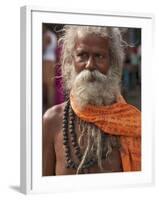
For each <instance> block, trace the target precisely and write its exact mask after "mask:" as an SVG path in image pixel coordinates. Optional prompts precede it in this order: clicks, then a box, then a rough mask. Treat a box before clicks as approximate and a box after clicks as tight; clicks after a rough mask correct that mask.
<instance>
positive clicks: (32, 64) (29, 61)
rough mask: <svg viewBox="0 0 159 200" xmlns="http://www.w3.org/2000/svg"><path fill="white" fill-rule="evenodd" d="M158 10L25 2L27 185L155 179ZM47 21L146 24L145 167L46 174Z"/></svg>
mask: <svg viewBox="0 0 159 200" xmlns="http://www.w3.org/2000/svg"><path fill="white" fill-rule="evenodd" d="M152 19H153V17H152V15H150V14H149V15H148V14H134V13H133V14H129V13H118V14H117V13H113V12H104V11H100V12H97V11H92V12H90V11H77V10H76V11H73V12H71V11H69V12H66V10H61V9H60V10H56V9H48V8H37V7H23V8H21V45H22V47H21V50H22V53H21V111H22V113H21V191H22V192H24V193H36V192H61V191H72V190H73V191H75V190H79V188H80V189H82V190H87V189H95V188H104V189H105V188H106V187H111V186H114V187H115V186H130V185H133V186H136V185H143V184H152V183H153V172H152V167H153V155H152V142H153V134H154V133H153V132H154V131H153V123H152V120H153V109H152V90H151V83H152V75H151V74H152V70H151V69H150V66H152V60H151V57H152V22H153V20H152ZM42 23H61V24H89V25H105V26H117V27H131V28H132V27H134V28H135V27H136V28H141V29H142V69H143V68H144V70H142V172H129V173H113V174H110V173H109V174H94V175H78V176H74V175H71V176H55V177H42V153H41V152H42V123H41V120H42V106H41V105H42V98H41V97H42V90H41V85H42V55H41V52H42Z"/></svg>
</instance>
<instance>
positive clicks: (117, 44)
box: [60, 25, 125, 92]
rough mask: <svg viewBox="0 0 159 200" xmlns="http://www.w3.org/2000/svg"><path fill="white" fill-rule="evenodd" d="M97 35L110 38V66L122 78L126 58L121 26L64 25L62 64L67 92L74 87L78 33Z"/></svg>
mask: <svg viewBox="0 0 159 200" xmlns="http://www.w3.org/2000/svg"><path fill="white" fill-rule="evenodd" d="M79 33H82V34H84V35H92V34H93V35H97V36H99V37H102V38H109V51H110V52H109V55H110V67H112V68H113V71H114V73H115V74H116V77H117V78H118V79H121V73H122V65H123V59H124V48H123V47H124V45H125V43H124V41H123V40H122V36H121V32H120V30H119V28H114V27H104V26H77V25H70V26H69V25H66V26H65V27H64V35H63V36H62V37H61V39H60V42H61V43H62V46H63V48H62V55H61V66H62V76H63V81H64V83H65V89H66V90H67V92H69V91H70V89H71V88H72V79H71V77H72V73H73V72H74V71H73V70H74V67H73V57H72V55H73V51H74V48H75V45H76V41H77V39H78V34H79Z"/></svg>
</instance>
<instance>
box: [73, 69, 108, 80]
mask: <svg viewBox="0 0 159 200" xmlns="http://www.w3.org/2000/svg"><path fill="white" fill-rule="evenodd" d="M106 79H107V76H106V75H104V74H102V73H101V72H99V71H98V70H94V71H90V70H83V71H81V72H80V73H79V74H78V75H77V76H76V80H75V82H76V81H79V80H80V81H84V82H94V81H97V82H103V81H105V80H106Z"/></svg>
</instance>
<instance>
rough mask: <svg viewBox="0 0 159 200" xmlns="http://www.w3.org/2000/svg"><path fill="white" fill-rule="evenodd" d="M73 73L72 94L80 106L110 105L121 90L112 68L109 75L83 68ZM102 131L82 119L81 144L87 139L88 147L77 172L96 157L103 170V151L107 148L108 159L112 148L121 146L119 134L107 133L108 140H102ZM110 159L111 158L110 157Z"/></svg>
mask: <svg viewBox="0 0 159 200" xmlns="http://www.w3.org/2000/svg"><path fill="white" fill-rule="evenodd" d="M75 73H76V72H74V75H72V80H71V81H72V83H73V84H72V85H73V87H72V94H73V95H74V96H75V97H76V100H77V102H78V104H79V105H80V107H83V108H84V106H85V105H87V104H91V105H109V104H112V103H113V102H114V101H115V99H116V95H118V93H119V92H120V87H119V79H118V78H117V76H115V74H113V72H112V70H111V68H110V69H109V71H108V74H107V75H104V74H102V73H100V72H99V71H97V70H94V71H89V70H83V71H82V72H80V73H79V74H78V75H76V74H75ZM102 134H104V133H102V131H101V130H100V129H99V128H97V127H96V126H95V125H94V124H91V123H87V122H84V121H80V136H79V140H78V142H79V145H80V148H82V145H81V140H82V138H84V139H85V140H86V147H85V150H84V153H83V157H82V160H81V162H80V164H79V166H78V169H77V174H78V173H79V172H80V170H81V169H82V166H83V164H84V163H85V161H86V160H89V159H91V158H94V159H96V160H97V163H98V166H99V168H100V170H101V171H103V167H102V152H103V150H105V152H106V158H107V159H108V158H109V156H110V154H111V152H112V149H113V148H114V147H116V146H119V140H118V138H117V136H111V135H106V134H105V135H106V136H105V137H106V140H105V141H104V144H103V141H102ZM94 152H95V153H94ZM108 160H109V159H108Z"/></svg>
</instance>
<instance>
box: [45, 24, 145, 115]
mask: <svg viewBox="0 0 159 200" xmlns="http://www.w3.org/2000/svg"><path fill="white" fill-rule="evenodd" d="M63 26H64V24H46V23H44V24H43V27H42V28H43V33H42V34H43V37H42V38H43V48H42V49H43V50H42V51H43V52H42V54H43V61H42V62H43V92H42V94H43V97H42V98H43V105H42V106H43V113H44V112H45V111H46V110H47V109H48V108H50V107H52V106H53V105H57V104H60V103H62V102H63V101H64V92H63V86H62V77H61V66H60V53H61V46H59V45H58V39H59V38H60V36H61V34H62V32H61V30H62V28H63ZM120 29H121V32H122V34H123V39H124V41H126V42H127V43H128V47H127V48H125V60H124V64H123V73H122V82H121V89H122V95H123V96H124V98H125V99H126V101H127V102H128V103H130V104H132V105H134V106H136V107H137V108H138V109H140V110H141V29H138V28H120Z"/></svg>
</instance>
